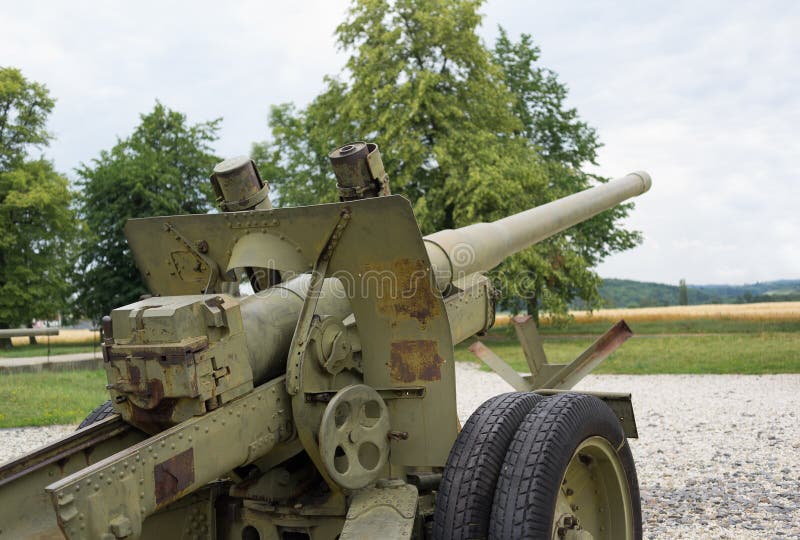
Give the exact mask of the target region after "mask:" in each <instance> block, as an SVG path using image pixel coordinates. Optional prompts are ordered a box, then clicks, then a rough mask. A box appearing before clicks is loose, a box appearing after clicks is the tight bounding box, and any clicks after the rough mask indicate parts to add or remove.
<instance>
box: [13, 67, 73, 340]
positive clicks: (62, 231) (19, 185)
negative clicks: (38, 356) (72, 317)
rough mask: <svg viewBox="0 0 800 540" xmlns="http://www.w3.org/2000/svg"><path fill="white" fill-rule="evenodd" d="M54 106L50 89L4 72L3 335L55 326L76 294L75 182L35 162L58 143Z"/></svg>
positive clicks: (46, 164)
mask: <svg viewBox="0 0 800 540" xmlns="http://www.w3.org/2000/svg"><path fill="white" fill-rule="evenodd" d="M54 105H55V101H54V100H53V99H52V98H51V97H50V94H49V91H48V90H47V87H46V86H44V85H43V84H40V83H37V82H34V81H29V80H27V79H26V78H25V77H24V76H23V75H22V73H21V72H20V71H19V70H18V69H14V68H8V67H6V68H3V67H0V328H12V327H16V326H19V325H21V324H30V323H31V321H32V320H33V319H45V318H55V317H56V316H57V314H58V313H59V312H60V311H61V310H62V309H64V307H65V306H66V302H67V296H68V294H69V290H70V283H69V280H70V269H71V257H70V255H71V253H70V252H71V248H70V246H71V245H72V241H73V239H74V234H75V218H74V215H73V212H72V211H71V210H70V201H71V195H70V192H69V189H68V187H67V186H68V183H67V179H66V178H64V177H63V176H62V175H60V174H58V173H57V172H56V171H55V170H54V169H53V165H52V163H50V162H49V161H46V160H45V159H43V158H41V157H33V156H31V153H32V151H33V150H34V149H35V148H37V147H43V146H46V145H47V144H48V143H49V142H50V140H51V139H52V136H51V135H50V134H49V133H48V132H47V129H46V125H47V118H48V116H49V115H50V112H51V111H52V110H53V107H54ZM10 346H11V341H10V340H9V339H3V340H0V347H3V348H5V347H10Z"/></svg>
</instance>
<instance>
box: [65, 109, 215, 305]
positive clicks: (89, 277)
mask: <svg viewBox="0 0 800 540" xmlns="http://www.w3.org/2000/svg"><path fill="white" fill-rule="evenodd" d="M220 122H221V120H220V119H216V120H212V121H210V122H202V123H198V124H189V122H188V121H187V119H186V116H185V115H184V114H182V113H179V112H176V111H173V110H170V109H168V108H167V107H165V106H164V105H162V104H161V103H156V105H155V107H154V108H153V110H152V111H151V112H149V113H148V114H144V115H142V116H141V123H140V124H139V125H138V126H137V127H136V129H135V130H134V132H133V134H132V135H130V136H129V137H127V138H125V139H118V140H117V144H115V145H114V147H113V148H111V150H103V151H102V152H100V156H99V157H98V158H96V159H93V160H92V162H91V163H90V164H85V163H84V164H81V166H80V167H79V168H78V170H77V172H78V175H79V176H80V178H81V180H80V181H79V185H80V186H81V187H82V193H81V196H80V200H79V203H80V214H81V216H82V217H83V219H84V221H85V223H86V226H87V231H86V234H85V240H84V241H83V242H82V243H81V247H80V259H79V266H80V273H81V279H80V283H79V303H80V306H81V308H82V309H83V311H84V313H85V314H86V315H88V316H90V317H92V318H93V319H95V320H98V319H99V318H100V317H102V316H103V315H106V314H108V313H109V312H110V311H111V309H113V308H115V307H119V306H121V305H124V304H127V303H130V302H132V301H135V300H137V299H138V298H139V296H140V295H142V294H144V293H146V292H147V290H146V288H145V286H144V283H143V282H142V280H141V277H140V275H139V272H138V271H137V269H136V267H135V266H134V263H133V257H132V255H131V252H130V249H129V248H128V245H127V242H126V241H125V237H124V234H123V226H124V225H125V221H127V220H128V219H129V218H135V217H148V216H158V215H170V214H187V213H202V212H206V211H207V210H208V209H209V208H210V201H212V200H213V198H212V195H211V188H210V185H209V182H208V175H209V174H210V171H211V170H212V168H213V167H214V164H215V163H216V162H217V161H219V159H218V158H217V157H216V156H215V155H214V154H213V153H212V149H211V143H213V142H214V141H216V140H217V138H218V135H217V132H218V130H219V124H220Z"/></svg>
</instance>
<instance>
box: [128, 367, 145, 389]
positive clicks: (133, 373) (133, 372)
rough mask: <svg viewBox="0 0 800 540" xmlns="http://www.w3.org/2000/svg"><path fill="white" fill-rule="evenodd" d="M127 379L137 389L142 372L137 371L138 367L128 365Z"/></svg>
mask: <svg viewBox="0 0 800 540" xmlns="http://www.w3.org/2000/svg"><path fill="white" fill-rule="evenodd" d="M128 378H129V379H130V381H131V385H132V386H133V387H135V388H138V387H139V383H141V382H142V372H141V371H139V368H138V367H136V366H131V365H128Z"/></svg>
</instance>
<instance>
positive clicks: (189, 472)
mask: <svg viewBox="0 0 800 540" xmlns="http://www.w3.org/2000/svg"><path fill="white" fill-rule="evenodd" d="M153 481H154V483H155V487H156V504H157V505H158V506H162V505H163V504H165V503H168V502H170V501H174V500H175V499H177V498H179V497H180V495H181V493H182V492H183V491H184V490H185V489H186V488H188V487H189V486H191V485H192V484H193V483H194V449H193V448H187V449H186V450H184V451H183V452H181V453H180V454H178V455H176V456H173V457H171V458H169V459H167V460H165V461H162V462H161V463H158V464H157V465H156V466H155V468H154V469H153Z"/></svg>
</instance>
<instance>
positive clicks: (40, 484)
mask: <svg viewBox="0 0 800 540" xmlns="http://www.w3.org/2000/svg"><path fill="white" fill-rule="evenodd" d="M145 437H146V436H145V434H144V433H142V432H141V431H139V430H137V429H135V428H134V427H132V426H130V425H129V424H127V423H125V422H123V421H122V420H121V419H120V418H119V417H118V416H114V417H112V418H108V419H106V420H103V421H101V422H98V423H96V424H93V425H91V426H88V427H86V428H85V429H82V430H80V431H76V432H75V433H73V434H71V435H68V436H66V437H64V438H62V439H60V440H58V441H55V442H53V443H51V444H49V445H47V446H43V447H42V448H39V449H37V450H35V451H33V452H31V453H29V454H27V455H25V456H23V457H21V458H19V459H16V460H14V461H11V462H9V463H6V464H4V465H3V466H2V467H0V539H2V540H6V539H9V540H12V539H18V538H40V539H44V538H63V535H62V534H61V531H60V530H59V528H58V523H57V522H56V516H55V514H54V513H53V510H52V505H51V503H50V498H49V497H48V495H47V493H46V492H45V491H44V487H45V486H46V485H47V484H49V483H51V482H53V481H55V480H57V479H59V478H64V477H66V476H69V475H70V474H73V473H75V472H78V471H80V470H81V469H83V468H85V467H87V466H89V465H92V464H95V463H97V462H99V461H101V460H103V459H104V458H106V457H108V456H110V455H112V454H115V453H116V452H119V451H121V450H123V449H125V448H128V447H130V446H133V445H135V444H136V443H138V442H140V441H142V440H144V439H145Z"/></svg>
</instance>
